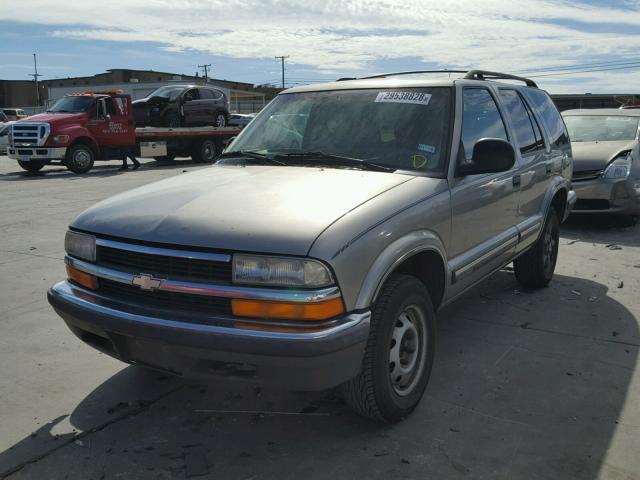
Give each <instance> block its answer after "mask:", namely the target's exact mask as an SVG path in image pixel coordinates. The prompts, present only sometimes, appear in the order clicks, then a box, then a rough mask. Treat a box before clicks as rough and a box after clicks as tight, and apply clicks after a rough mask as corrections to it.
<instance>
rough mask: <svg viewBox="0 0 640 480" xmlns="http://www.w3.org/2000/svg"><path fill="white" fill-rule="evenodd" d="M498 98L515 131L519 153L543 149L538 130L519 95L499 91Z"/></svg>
mask: <svg viewBox="0 0 640 480" xmlns="http://www.w3.org/2000/svg"><path fill="white" fill-rule="evenodd" d="M500 98H501V99H502V103H503V104H504V106H505V108H506V110H507V114H508V115H509V118H510V119H511V125H512V126H513V129H514V131H515V135H516V139H517V140H518V145H520V152H521V153H522V154H527V153H530V152H535V151H536V150H540V149H544V140H542V135H541V134H540V128H539V127H538V124H537V122H536V120H535V118H533V117H532V115H531V113H530V112H529V109H528V108H527V106H526V104H525V103H524V100H523V99H522V97H521V96H520V94H519V93H518V92H517V91H515V90H511V89H500Z"/></svg>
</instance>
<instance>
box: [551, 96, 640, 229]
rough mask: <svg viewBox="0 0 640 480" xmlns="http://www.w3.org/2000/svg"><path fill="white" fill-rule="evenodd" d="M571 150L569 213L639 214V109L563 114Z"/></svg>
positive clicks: (633, 217) (627, 218)
mask: <svg viewBox="0 0 640 480" xmlns="http://www.w3.org/2000/svg"><path fill="white" fill-rule="evenodd" d="M563 116H564V121H565V123H566V124H567V128H568V130H569V137H570V139H571V148H572V151H573V165H574V167H573V179H572V182H573V189H574V190H575V192H576V194H577V196H578V200H577V202H576V205H575V207H574V213H608V214H613V215H617V216H619V217H620V219H621V220H622V221H623V222H624V223H627V224H634V223H636V222H637V220H638V217H639V216H640V140H639V138H640V129H639V124H640V110H638V109H605V108H602V109H591V110H568V111H565V112H563Z"/></svg>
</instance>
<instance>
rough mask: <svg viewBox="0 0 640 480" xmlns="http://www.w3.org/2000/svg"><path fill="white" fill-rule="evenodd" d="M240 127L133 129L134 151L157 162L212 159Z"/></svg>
mask: <svg viewBox="0 0 640 480" xmlns="http://www.w3.org/2000/svg"><path fill="white" fill-rule="evenodd" d="M240 130H242V129H241V128H239V127H178V128H162V127H141V128H136V130H135V135H136V147H137V153H138V154H139V156H140V157H143V158H147V157H152V158H155V159H156V160H158V161H170V160H173V159H174V158H175V157H180V156H186V157H191V158H192V159H193V161H194V162H197V163H205V162H211V161H213V160H215V158H216V157H217V156H218V155H220V153H222V150H223V149H224V147H225V146H226V145H227V143H228V142H229V141H230V140H231V139H232V138H233V137H235V136H236V135H238V133H240Z"/></svg>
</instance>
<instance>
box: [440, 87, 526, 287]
mask: <svg viewBox="0 0 640 480" xmlns="http://www.w3.org/2000/svg"><path fill="white" fill-rule="evenodd" d="M462 109H463V115H462V129H461V132H462V133H461V138H460V139H459V142H460V143H459V151H458V159H457V162H458V164H459V165H460V164H464V163H466V162H470V161H471V159H472V155H473V147H474V145H475V143H476V142H477V141H478V140H480V139H482V138H500V139H503V140H507V141H510V138H509V135H508V133H507V129H506V128H505V123H504V121H503V118H502V113H501V111H500V108H499V107H498V103H497V102H496V100H495V98H494V94H493V93H492V91H491V90H489V89H488V88H475V87H469V88H463V90H462ZM517 169H518V165H517V163H516V164H515V165H514V167H513V168H512V169H511V170H510V171H507V172H502V173H497V174H479V175H465V176H456V177H455V178H454V179H453V183H452V186H451V210H452V212H451V213H452V220H451V244H450V252H449V266H450V268H451V271H452V274H453V276H452V289H451V292H452V295H455V294H456V293H458V292H460V291H463V290H464V289H465V288H466V287H467V286H469V285H471V284H473V283H475V282H476V281H477V280H479V279H481V278H482V277H483V276H485V275H486V274H488V273H490V272H491V271H493V270H494V269H495V268H497V267H499V266H500V265H501V264H503V263H504V262H506V261H507V260H508V259H509V258H510V257H511V256H512V255H513V252H514V251H515V246H516V243H517V240H518V230H517V228H516V221H517V213H518V202H519V192H520V184H519V179H518V177H517Z"/></svg>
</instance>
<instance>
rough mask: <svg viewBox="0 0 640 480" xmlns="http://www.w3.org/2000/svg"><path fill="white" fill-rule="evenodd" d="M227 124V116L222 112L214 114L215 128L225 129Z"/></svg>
mask: <svg viewBox="0 0 640 480" xmlns="http://www.w3.org/2000/svg"><path fill="white" fill-rule="evenodd" d="M227 123H228V120H227V116H226V115H225V114H224V112H218V113H216V119H215V126H216V127H226V126H227Z"/></svg>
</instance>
